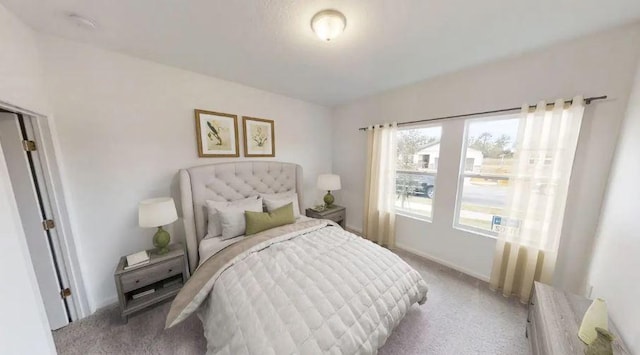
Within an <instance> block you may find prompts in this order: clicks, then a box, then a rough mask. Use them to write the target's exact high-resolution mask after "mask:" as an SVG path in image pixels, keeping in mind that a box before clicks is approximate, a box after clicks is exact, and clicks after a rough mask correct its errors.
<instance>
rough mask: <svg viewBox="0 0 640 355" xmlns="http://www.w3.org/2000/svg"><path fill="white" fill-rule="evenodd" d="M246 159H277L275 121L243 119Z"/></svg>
mask: <svg viewBox="0 0 640 355" xmlns="http://www.w3.org/2000/svg"><path fill="white" fill-rule="evenodd" d="M242 125H243V126H244V127H243V128H244V156H245V157H275V156H276V137H275V127H274V122H273V120H265V119H262V118H254V117H245V116H243V117H242Z"/></svg>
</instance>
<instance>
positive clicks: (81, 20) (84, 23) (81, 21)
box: [67, 13, 97, 30]
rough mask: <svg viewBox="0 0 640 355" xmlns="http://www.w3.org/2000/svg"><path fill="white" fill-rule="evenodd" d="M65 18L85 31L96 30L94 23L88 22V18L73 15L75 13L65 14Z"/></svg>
mask: <svg viewBox="0 0 640 355" xmlns="http://www.w3.org/2000/svg"><path fill="white" fill-rule="evenodd" d="M67 18H68V19H69V20H70V21H71V22H73V23H75V24H76V25H77V26H80V27H83V28H86V29H90V30H95V29H96V27H97V26H96V23H95V22H93V21H91V20H89V19H88V18H86V17H84V16H81V15H78V14H75V13H69V14H67Z"/></svg>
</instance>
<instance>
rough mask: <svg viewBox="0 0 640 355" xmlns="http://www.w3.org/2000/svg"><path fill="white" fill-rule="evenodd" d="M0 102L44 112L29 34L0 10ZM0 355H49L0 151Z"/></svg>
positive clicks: (38, 299) (41, 308)
mask: <svg viewBox="0 0 640 355" xmlns="http://www.w3.org/2000/svg"><path fill="white" fill-rule="evenodd" d="M0 52H1V53H2V54H1V55H0V101H3V102H5V103H11V104H13V105H16V106H21V107H24V108H26V109H29V110H32V111H38V110H42V109H44V108H45V107H46V100H44V95H43V89H42V85H41V82H40V67H39V59H38V55H37V48H36V46H35V35H34V33H33V32H32V31H31V30H30V29H29V28H27V27H26V26H25V25H23V24H22V23H21V22H20V21H18V20H17V19H16V18H15V17H14V16H13V15H12V14H10V13H9V12H8V11H7V10H6V9H5V8H4V7H3V6H2V5H0ZM0 242H1V243H2V247H1V248H0V280H2V286H1V288H0V314H1V315H2V316H0V353H1V354H50V353H55V347H54V344H53V339H52V337H51V332H50V331H49V328H48V327H49V324H48V322H47V318H46V317H47V316H46V313H45V310H44V306H43V304H42V299H41V297H40V292H39V290H38V284H37V282H36V278H35V273H34V271H33V267H32V265H31V262H30V259H29V250H28V249H27V244H26V239H25V236H24V232H23V230H22V225H21V222H20V217H19V215H18V210H17V206H16V202H15V198H14V195H13V189H12V187H11V183H10V181H9V173H8V170H7V165H6V163H5V160H4V155H3V153H2V147H0Z"/></svg>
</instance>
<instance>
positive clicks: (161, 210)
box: [138, 197, 178, 254]
mask: <svg viewBox="0 0 640 355" xmlns="http://www.w3.org/2000/svg"><path fill="white" fill-rule="evenodd" d="M177 219H178V213H177V212H176V205H175V203H174V202H173V199H172V198H171V197H160V198H152V199H148V200H144V201H142V202H140V204H139V205H138V224H139V225H140V227H143V228H150V227H158V231H157V232H156V234H155V235H154V236H153V246H154V247H156V248H157V249H158V254H166V253H167V252H169V242H170V241H171V236H170V235H169V232H167V231H166V230H164V229H162V226H166V225H168V224H171V223H173V222H175V221H176V220H177Z"/></svg>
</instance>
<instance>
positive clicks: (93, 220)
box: [40, 36, 332, 310]
mask: <svg viewBox="0 0 640 355" xmlns="http://www.w3.org/2000/svg"><path fill="white" fill-rule="evenodd" d="M40 49H41V55H42V61H43V65H44V72H45V79H46V80H45V81H46V85H47V91H48V93H49V99H50V102H51V106H52V108H53V111H54V114H55V116H56V122H55V123H56V125H55V126H56V127H55V128H56V131H57V134H58V138H59V142H60V147H61V152H60V153H61V154H60V155H61V156H62V158H63V159H62V163H63V167H64V171H65V176H66V179H67V181H66V182H67V187H68V192H69V196H70V201H68V202H69V205H70V209H71V212H72V220H73V221H74V224H75V228H74V231H75V237H76V243H77V248H78V254H79V257H80V263H81V266H82V271H83V277H84V280H85V284H86V288H87V291H88V294H89V304H90V307H91V309H92V310H95V309H96V308H99V307H101V306H104V305H106V304H109V303H112V302H115V301H116V294H115V286H114V281H113V270H114V268H115V266H116V263H117V261H118V258H119V257H120V256H121V255H125V254H128V253H132V252H135V251H138V250H141V249H143V248H150V247H151V246H152V245H151V237H152V235H153V233H154V231H153V230H151V229H141V228H139V227H138V226H137V206H138V202H139V201H140V200H142V199H145V198H149V197H157V196H167V195H170V194H172V195H173V196H174V198H176V199H177V197H178V194H177V189H176V187H177V172H178V169H181V168H187V167H191V166H194V165H201V164H210V163H215V162H221V161H225V160H230V159H219V158H218V159H216V158H198V156H197V150H196V137H195V122H194V121H195V119H194V113H193V110H194V109H196V108H199V109H205V110H213V111H218V112H227V113H232V114H237V115H239V116H240V115H247V116H253V117H262V118H269V119H274V120H275V121H276V123H275V125H276V132H275V133H276V137H275V140H276V154H277V155H276V158H275V159H272V160H278V161H287V162H294V163H298V164H301V165H302V167H303V169H304V174H305V182H304V184H305V191H304V195H305V205H306V206H310V205H312V204H313V203H314V202H315V201H316V200H317V199H318V198H320V196H321V194H322V192H321V191H317V190H316V189H315V178H316V176H317V175H318V174H320V173H324V172H329V171H330V170H331V154H332V151H331V148H330V147H331V143H332V141H331V117H330V114H331V111H330V110H329V109H327V108H325V107H322V106H318V105H315V104H310V103H306V102H303V101H299V100H294V99H290V98H287V97H284V96H280V95H276V94H272V93H268V92H265V91H261V90H257V89H253V88H249V87H246V86H243V85H239V84H235V83H231V82H227V81H223V80H218V79H215V78H212V77H207V76H204V75H200V74H195V73H192V72H188V71H184V70H180V69H176V68H172V67H168V66H164V65H160V64H156V63H153V62H149V61H145V60H140V59H136V58H133V57H129V56H125V55H121V54H118V53H115V52H109V51H105V50H101V49H97V48H95V47H90V46H87V45H83V44H79V43H74V42H69V41H66V40H62V39H59V38H55V37H49V36H42V37H41V40H40ZM239 121H240V122H239V125H240V126H241V125H242V123H241V119H239ZM240 137H242V132H240ZM240 159H245V158H240ZM270 159H271V158H270ZM253 160H269V159H265V158H262V159H260V158H253ZM172 230H173V232H174V233H173V238H174V240H181V239H182V238H183V230H182V226H181V222H180V221H179V222H177V223H175V224H174V225H173V228H172Z"/></svg>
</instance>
